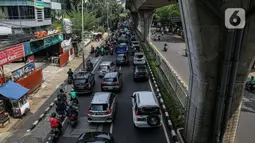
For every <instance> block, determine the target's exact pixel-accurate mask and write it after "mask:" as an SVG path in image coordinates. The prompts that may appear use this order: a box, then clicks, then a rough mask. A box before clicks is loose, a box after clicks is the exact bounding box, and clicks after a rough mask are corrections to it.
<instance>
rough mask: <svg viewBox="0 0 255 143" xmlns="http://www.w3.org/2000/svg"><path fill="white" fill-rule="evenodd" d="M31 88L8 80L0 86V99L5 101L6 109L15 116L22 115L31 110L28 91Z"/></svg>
mask: <svg viewBox="0 0 255 143" xmlns="http://www.w3.org/2000/svg"><path fill="white" fill-rule="evenodd" d="M28 91H29V89H27V88H25V87H23V86H21V85H19V84H17V83H15V82H13V81H8V82H7V83H6V84H4V85H3V86H1V87H0V99H1V100H3V101H4V105H5V111H7V112H8V113H9V114H10V115H11V116H13V117H22V116H23V115H24V114H26V113H27V112H29V111H30V105H29V100H28V98H27V93H28Z"/></svg>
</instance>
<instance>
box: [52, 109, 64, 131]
mask: <svg viewBox="0 0 255 143" xmlns="http://www.w3.org/2000/svg"><path fill="white" fill-rule="evenodd" d="M49 122H50V126H51V128H52V129H56V128H57V129H58V130H59V131H60V133H61V132H62V124H61V121H60V120H59V119H57V114H56V113H55V112H53V113H51V117H50V119H49Z"/></svg>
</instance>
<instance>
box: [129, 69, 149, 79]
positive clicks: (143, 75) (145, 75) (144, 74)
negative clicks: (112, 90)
mask: <svg viewBox="0 0 255 143" xmlns="http://www.w3.org/2000/svg"><path fill="white" fill-rule="evenodd" d="M133 79H134V81H138V80H146V81H147V80H149V72H148V70H147V68H146V66H145V65H137V66H134V69H133Z"/></svg>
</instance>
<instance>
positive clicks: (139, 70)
mask: <svg viewBox="0 0 255 143" xmlns="http://www.w3.org/2000/svg"><path fill="white" fill-rule="evenodd" d="M136 72H147V69H146V68H145V67H137V68H136Z"/></svg>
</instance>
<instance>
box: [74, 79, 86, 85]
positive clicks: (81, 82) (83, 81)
mask: <svg viewBox="0 0 255 143" xmlns="http://www.w3.org/2000/svg"><path fill="white" fill-rule="evenodd" d="M73 82H74V84H84V83H87V79H75V80H74V81H73Z"/></svg>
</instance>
